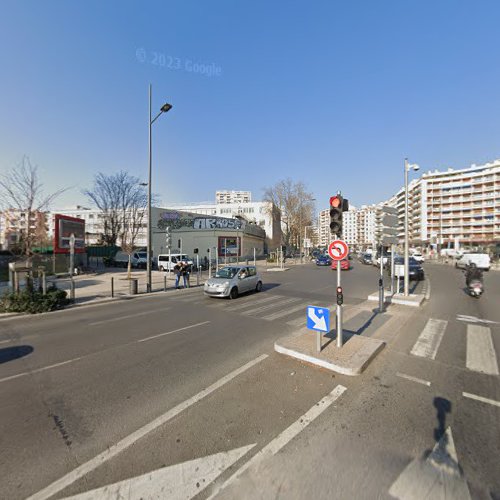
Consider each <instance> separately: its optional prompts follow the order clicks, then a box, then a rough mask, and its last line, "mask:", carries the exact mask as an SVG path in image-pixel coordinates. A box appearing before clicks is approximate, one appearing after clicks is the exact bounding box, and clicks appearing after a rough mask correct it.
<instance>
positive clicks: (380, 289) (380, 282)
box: [378, 245, 384, 313]
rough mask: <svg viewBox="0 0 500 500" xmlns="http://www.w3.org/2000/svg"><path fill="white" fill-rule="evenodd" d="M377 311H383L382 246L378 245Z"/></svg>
mask: <svg viewBox="0 0 500 500" xmlns="http://www.w3.org/2000/svg"><path fill="white" fill-rule="evenodd" d="M378 312H380V313H383V312H384V247H383V245H380V278H379V280H378Z"/></svg>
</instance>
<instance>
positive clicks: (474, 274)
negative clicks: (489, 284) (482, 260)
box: [465, 262, 483, 287]
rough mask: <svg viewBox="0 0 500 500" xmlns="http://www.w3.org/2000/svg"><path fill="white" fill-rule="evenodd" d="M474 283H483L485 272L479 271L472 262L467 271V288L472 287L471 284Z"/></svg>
mask: <svg viewBox="0 0 500 500" xmlns="http://www.w3.org/2000/svg"><path fill="white" fill-rule="evenodd" d="M473 281H480V282H481V283H482V282H483V272H482V271H481V269H478V267H477V266H476V264H474V263H473V262H471V263H470V264H469V265H468V266H467V268H466V271H465V284H466V285H467V287H470V284H471V283H472V282H473Z"/></svg>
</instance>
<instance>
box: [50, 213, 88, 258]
mask: <svg viewBox="0 0 500 500" xmlns="http://www.w3.org/2000/svg"><path fill="white" fill-rule="evenodd" d="M72 234H73V235H74V236H75V253H83V252H85V221H84V220H83V219H77V218H76V217H70V216H68V215H61V214H56V215H55V219H54V253H69V249H70V239H71V235H72Z"/></svg>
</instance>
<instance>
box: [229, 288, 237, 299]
mask: <svg viewBox="0 0 500 500" xmlns="http://www.w3.org/2000/svg"><path fill="white" fill-rule="evenodd" d="M229 298H230V299H231V300H234V299H237V298H238V289H237V288H236V287H235V286H233V288H231V291H230V292H229Z"/></svg>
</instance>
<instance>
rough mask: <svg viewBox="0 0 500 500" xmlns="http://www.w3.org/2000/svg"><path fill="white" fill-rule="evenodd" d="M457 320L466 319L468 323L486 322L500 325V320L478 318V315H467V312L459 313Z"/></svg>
mask: <svg viewBox="0 0 500 500" xmlns="http://www.w3.org/2000/svg"><path fill="white" fill-rule="evenodd" d="M457 320H458V321H465V322H468V323H486V324H488V325H498V324H500V323H498V321H491V320H489V319H481V318H477V317H476V316H467V315H465V314H457Z"/></svg>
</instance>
